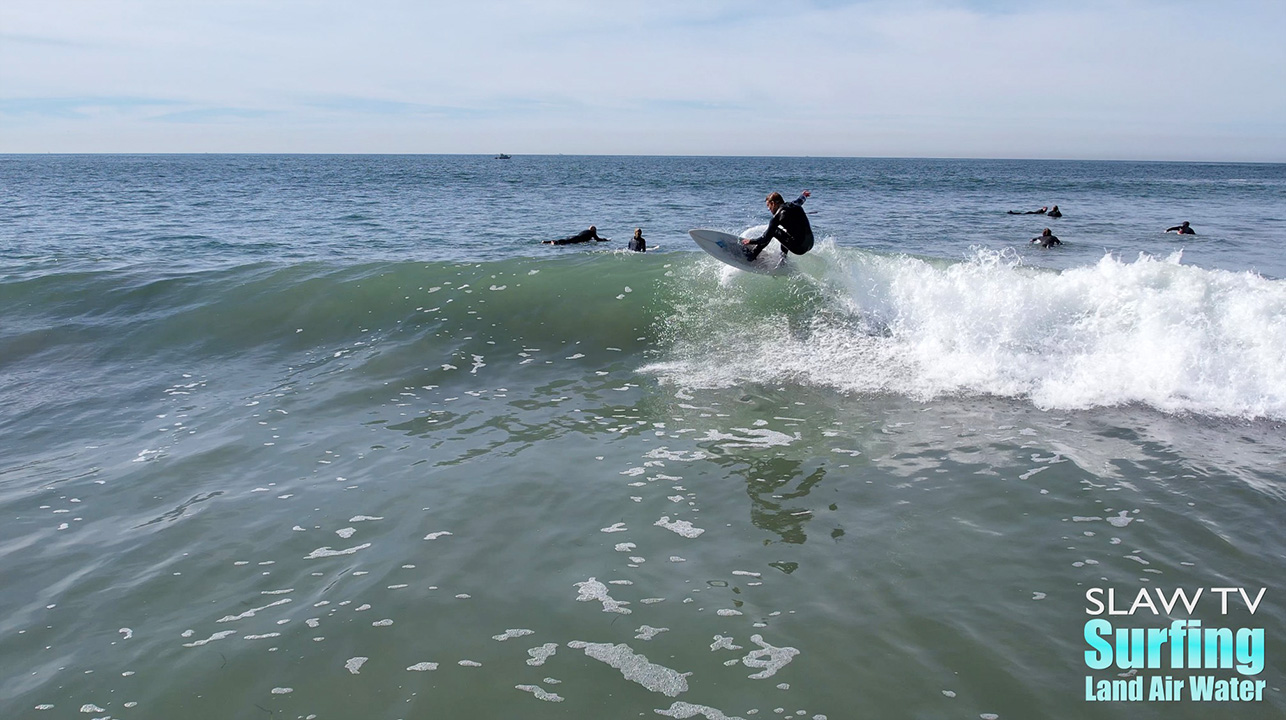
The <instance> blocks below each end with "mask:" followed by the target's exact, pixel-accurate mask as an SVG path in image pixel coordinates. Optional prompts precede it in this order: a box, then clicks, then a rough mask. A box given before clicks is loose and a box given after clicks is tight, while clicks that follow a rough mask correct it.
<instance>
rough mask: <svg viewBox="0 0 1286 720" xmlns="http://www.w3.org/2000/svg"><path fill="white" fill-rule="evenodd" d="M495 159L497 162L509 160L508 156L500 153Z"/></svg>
mask: <svg viewBox="0 0 1286 720" xmlns="http://www.w3.org/2000/svg"><path fill="white" fill-rule="evenodd" d="M496 159H497V160H508V159H509V156H508V155H506V154H504V153H500V154H499V155H497V156H496Z"/></svg>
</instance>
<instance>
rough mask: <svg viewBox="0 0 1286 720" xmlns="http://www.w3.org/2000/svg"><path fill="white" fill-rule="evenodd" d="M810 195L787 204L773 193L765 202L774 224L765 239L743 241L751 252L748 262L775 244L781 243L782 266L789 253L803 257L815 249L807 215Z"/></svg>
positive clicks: (807, 194) (770, 225)
mask: <svg viewBox="0 0 1286 720" xmlns="http://www.w3.org/2000/svg"><path fill="white" fill-rule="evenodd" d="M809 195H810V193H809V192H808V191H807V190H805V191H804V192H802V193H800V195H799V197H798V198H796V199H794V200H792V201H791V202H786V201H785V200H784V199H782V196H781V193H779V192H774V193H772V194H770V195H769V196H768V197H767V199H765V200H764V203H765V204H766V205H767V206H768V212H770V213H772V220H770V221H769V222H768V229H767V230H765V231H764V234H763V235H761V236H759V237H757V238H745V239H743V240H742V241H741V244H742V245H745V246H746V247H747V248H748V250H747V252H746V257H747V259H748V260H752V261H753V260H754V259H755V258H757V257H759V253H761V252H763V249H764V248H765V247H767V246H768V243H770V242H772V241H773V240H776V241H777V242H779V243H781V262H783V263H784V262H786V255H787V253H795V254H796V255H803V254H804V253H806V252H808V251H809V250H812V249H813V227H812V225H810V224H809V223H808V215H807V213H805V212H804V201H805V200H807V199H808V198H809Z"/></svg>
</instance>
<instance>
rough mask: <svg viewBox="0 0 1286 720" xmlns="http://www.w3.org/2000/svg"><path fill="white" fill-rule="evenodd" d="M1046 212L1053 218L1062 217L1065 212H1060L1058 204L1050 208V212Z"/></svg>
mask: <svg viewBox="0 0 1286 720" xmlns="http://www.w3.org/2000/svg"><path fill="white" fill-rule="evenodd" d="M1045 214H1046V215H1048V216H1050V217H1052V218H1060V217H1062V216H1063V213H1061V212H1059V211H1058V206H1057V205H1055V206H1054V208H1053V209H1052V210H1050V211H1049V212H1047V213H1045Z"/></svg>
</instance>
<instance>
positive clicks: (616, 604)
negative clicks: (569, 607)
mask: <svg viewBox="0 0 1286 720" xmlns="http://www.w3.org/2000/svg"><path fill="white" fill-rule="evenodd" d="M575 587H576V588H577V589H578V590H579V591H580V595H578V596H577V597H576V599H577V600H578V601H580V602H594V601H598V602H601V603H603V612H613V613H620V614H621V615H629V614H630V613H631V612H633V611H632V610H630V609H629V608H627V607H625V606H626V605H629V603H628V602H622V601H618V600H613V599H612V596H611V595H609V594H608V593H607V586H606V585H604V584H603V583H601V582H599V581H598V580H596V579H594V578H590V579H588V580H586V581H585V582H578V583H575Z"/></svg>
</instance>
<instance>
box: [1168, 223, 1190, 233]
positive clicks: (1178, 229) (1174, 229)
mask: <svg viewBox="0 0 1286 720" xmlns="http://www.w3.org/2000/svg"><path fill="white" fill-rule="evenodd" d="M1165 231H1166V232H1178V233H1179V234H1180V235H1196V234H1197V231H1196V230H1193V229H1192V228H1191V227H1189V226H1188V223H1184V224H1182V225H1175V226H1174V227H1172V228H1166V229H1165Z"/></svg>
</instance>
